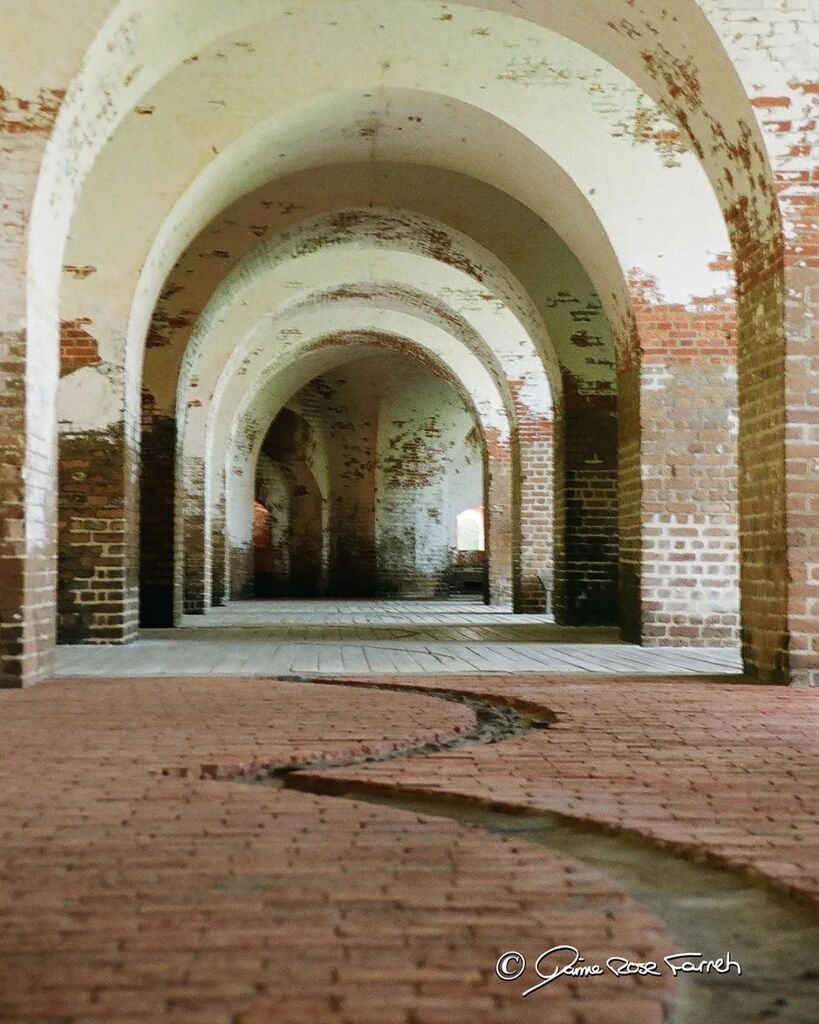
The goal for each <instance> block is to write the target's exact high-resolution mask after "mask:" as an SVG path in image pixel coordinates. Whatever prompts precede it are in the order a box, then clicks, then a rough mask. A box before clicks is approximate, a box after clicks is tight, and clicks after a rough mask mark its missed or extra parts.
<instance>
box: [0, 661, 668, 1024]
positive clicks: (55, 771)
mask: <svg viewBox="0 0 819 1024" xmlns="http://www.w3.org/2000/svg"><path fill="white" fill-rule="evenodd" d="M472 724H473V716H472V713H471V712H470V711H469V710H468V709H466V708H463V707H460V706H456V705H452V704H447V703H443V702H441V701H439V700H433V699H431V698H429V697H418V696H413V695H411V694H401V693H399V694H396V693H379V692H372V691H370V692H366V691H363V690H354V691H351V690H349V689H344V690H342V689H339V688H336V687H326V686H318V685H316V686H309V685H298V684H283V683H276V682H273V681H263V680H250V679H244V680H225V679H222V680H215V679H206V680H190V679H189V680H177V679H160V680H128V681H99V680H95V681H91V680H87V681H82V682H71V683H66V682H63V683H48V684H45V685H43V686H41V687H37V688H35V689H32V690H26V691H4V692H2V693H0V750H2V759H0V779H1V780H2V787H0V793H2V797H0V1020H2V1021H4V1022H5V1024H11V1022H23V1021H25V1022H28V1024H32V1022H35V1021H36V1022H40V1024H43V1022H48V1024H57V1022H58V1021H59V1022H62V1024H67V1022H71V1024H83V1022H86V1021H88V1022H91V1021H94V1022H97V1021H104V1022H105V1024H119V1022H125V1021H143V1022H147V1021H150V1022H186V1024H256V1022H281V1024H300V1022H309V1024H322V1022H324V1021H330V1022H337V1024H343V1022H348V1024H370V1022H372V1024H392V1022H395V1024H437V1022H444V1021H445V1022H446V1024H476V1022H477V1021H492V1022H494V1021H497V1022H501V1024H502V1022H516V1021H540V1022H542V1021H543V1020H549V1021H550V1024H618V1022H621V1021H626V1020H627V1021H628V1022H629V1024H659V1022H660V1021H661V1020H662V1019H663V1005H664V1002H665V1001H666V1000H667V999H668V997H669V994H670V984H671V981H670V979H669V978H668V977H667V976H664V977H663V978H661V979H646V978H642V979H628V980H627V979H616V978H614V977H613V976H604V977H601V978H594V979H589V980H588V981H587V982H585V983H584V984H582V985H580V984H578V983H576V982H575V981H573V980H570V979H562V980H561V982H560V983H558V984H555V985H553V986H550V987H549V988H548V989H547V990H545V991H543V992H541V993H538V994H537V995H536V996H533V997H532V998H530V999H526V1000H522V999H521V997H520V992H521V990H522V988H523V984H522V983H511V982H510V983H503V982H501V981H499V980H498V979H497V978H496V977H495V975H494V964H495V961H496V958H497V956H498V955H499V953H500V952H502V951H505V950H507V949H521V950H525V951H527V952H528V953H530V954H531V953H532V952H533V951H535V952H537V951H540V950H542V949H545V948H548V947H549V946H550V945H552V944H555V943H561V942H572V943H575V944H577V945H579V946H580V947H581V948H582V949H583V952H584V953H585V955H586V956H587V957H588V958H589V959H590V960H591V959H595V958H603V957H605V956H606V955H608V954H610V953H625V954H626V955H631V956H633V957H640V958H641V959H643V958H645V957H646V956H649V957H651V958H657V957H658V956H659V955H661V954H662V953H663V952H667V951H669V946H668V940H667V937H666V934H665V929H664V926H663V925H662V923H661V922H660V921H658V920H657V919H656V917H654V916H653V915H652V914H651V913H648V912H646V911H645V910H643V909H642V908H641V907H639V906H638V905H637V904H635V903H634V902H632V901H631V900H629V899H628V898H627V897H625V896H624V895H623V893H622V892H621V891H619V890H618V889H617V888H616V887H615V886H614V885H613V884H611V883H610V882H608V881H607V880H605V879H603V878H601V877H600V876H599V875H598V874H596V873H595V872H593V871H591V870H590V869H587V868H586V867H585V866H583V865H581V864H579V863H577V862H576V861H572V860H569V859H567V858H565V857H558V856H555V855H553V854H551V853H549V852H548V851H545V850H543V849H542V848H539V847H537V846H534V845H530V844H526V843H519V842H518V841H516V840H514V839H511V838H498V837H491V836H489V835H487V834H485V833H483V832H481V831H478V830H473V829H467V828H463V827H460V826H458V825H456V824H454V823H452V822H449V821H447V820H444V819H440V818H433V817H427V816H422V815H416V814H411V813H408V812H402V811H395V810H391V809H387V808H384V807H379V806H375V805H370V804H362V803H359V802H355V801H347V800H336V799H333V798H332V797H318V796H313V795H309V794H304V793H297V792H292V791H288V790H283V789H280V788H276V787H273V786H259V785H255V786H254V785H248V784H245V783H242V782H237V781H226V776H228V775H230V774H231V773H234V772H237V771H243V770H244V771H247V770H250V769H251V768H253V767H254V766H258V765H259V764H263V763H269V764H288V763H292V762H293V761H303V760H313V759H318V758H320V757H325V758H338V757H341V756H346V757H349V756H360V755H361V754H363V753H367V752H368V751H377V750H384V749H389V748H395V747H396V746H398V747H403V746H405V745H406V744H408V743H417V742H421V741H424V740H429V739H431V738H434V737H439V738H441V737H445V736H453V735H456V731H457V730H460V731H461V732H462V731H464V730H468V729H469V728H470V727H471V725H472ZM217 779H218V780H219V781H215V780H217ZM530 983H531V982H530Z"/></svg>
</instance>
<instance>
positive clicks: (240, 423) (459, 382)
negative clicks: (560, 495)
mask: <svg viewBox="0 0 819 1024" xmlns="http://www.w3.org/2000/svg"><path fill="white" fill-rule="evenodd" d="M348 312H351V311H348ZM368 312H369V314H370V318H369V319H368V316H367V314H368ZM344 321H349V323H350V324H358V327H357V328H352V327H351V328H349V329H344V328H343V326H342V324H343V322H344ZM370 322H372V326H369V324H370ZM338 327H339V328H340V329H339V330H338V331H337V332H336V333H333V334H329V335H328V334H323V335H320V336H318V337H310V336H309V335H304V336H303V337H302V339H301V345H300V346H299V348H300V350H301V351H300V353H296V354H293V355H292V356H291V358H290V359H289V360H286V359H283V360H282V361H281V362H277V363H276V364H274V365H270V366H268V367H267V368H266V370H265V371H264V372H263V373H262V374H260V375H258V376H257V378H256V379H255V381H254V382H253V384H252V385H251V386H250V387H249V388H248V390H247V392H246V393H245V395H244V396H243V399H242V400H241V401H240V403H239V405H238V407H233V408H232V409H228V410H225V415H224V424H223V426H224V428H225V432H226V435H227V436H226V437H224V438H223V439H222V443H217V444H215V445H214V448H213V450H212V453H211V458H210V459H209V460H208V461H209V463H210V464H211V466H212V467H213V471H212V472H210V473H209V474H208V476H209V479H210V480H211V481H212V480H214V478H216V477H218V476H219V464H220V461H221V460H224V467H225V490H226V501H225V505H226V511H227V516H226V518H227V527H228V533H229V535H230V542H231V545H232V546H241V545H242V544H247V542H248V539H249V534H248V533H247V529H248V520H247V509H248V507H249V503H250V496H251V490H252V486H253V481H252V476H253V474H252V473H250V472H249V467H253V466H255V465H256V462H257V459H258V456H259V451H260V448H261V444H262V442H263V440H264V435H265V433H266V430H267V428H268V427H269V425H270V423H271V422H272V421H273V420H274V419H275V417H276V415H277V414H278V412H279V411H280V410H281V408H282V407H283V406H284V405H285V404H286V402H287V401H289V399H290V398H291V396H292V395H293V394H294V392H295V391H297V390H298V388H299V387H301V386H302V385H303V384H305V383H307V382H308V381H309V380H310V379H313V377H315V376H317V375H318V373H322V372H326V370H328V369H330V368H333V367H337V366H339V365H342V364H343V363H346V362H348V361H350V360H351V359H353V358H356V357H357V356H358V355H360V354H363V353H365V352H367V351H368V350H369V352H372V351H380V350H383V349H387V350H388V351H389V350H394V351H399V352H401V353H403V354H407V355H411V356H413V357H414V358H419V357H420V358H421V359H422V361H424V362H426V363H427V364H429V365H431V366H432V367H433V369H435V368H437V369H436V372H438V373H441V371H443V372H442V374H441V375H442V376H444V378H445V379H446V380H448V382H449V383H450V384H451V385H452V386H453V387H454V389H455V391H456V393H457V394H458V395H459V397H460V398H461V400H462V402H463V403H464V405H465V406H466V408H467V409H468V410H469V411H470V413H471V414H472V417H473V419H474V422H475V425H476V426H477V427H478V429H479V431H480V434H481V437H482V439H483V443H484V447H485V457H486V460H487V475H486V478H485V491H486V505H487V510H488V549H489V591H490V596H491V599H492V602H493V603H501V604H505V603H507V602H509V601H511V599H512V596H513V574H514V571H515V569H514V567H513V564H512V547H511V546H510V545H511V544H512V536H511V534H512V531H513V530H514V524H515V518H514V508H515V504H516V501H517V500H518V495H517V492H516V491H515V484H516V474H515V472H514V471H513V468H512V466H513V462H512V460H513V458H514V449H513V446H512V434H513V426H512V424H511V423H510V422H509V417H508V413H507V411H506V408H505V405H506V403H505V402H504V396H503V395H502V394H501V393H500V392H499V390H498V388H497V385H496V384H495V382H494V381H493V380H492V378H491V376H490V374H488V373H487V372H486V370H485V368H484V367H483V366H481V364H480V362H479V361H478V360H477V359H475V357H474V356H472V355H471V354H465V353H463V351H461V352H460V353H457V352H456V353H453V351H452V346H451V344H450V345H447V343H446V340H447V339H446V337H445V336H444V337H442V336H441V335H442V334H443V332H440V331H439V330H437V329H435V328H432V327H431V326H430V325H429V324H425V323H424V322H422V321H418V320H417V319H416V318H412V317H407V316H400V315H398V314H392V315H389V316H387V317H386V318H382V317H381V316H379V315H378V314H377V313H376V315H375V317H374V318H373V317H372V311H368V310H361V311H359V313H358V315H357V316H347V317H344V316H342V317H341V319H340V323H339V325H338ZM389 327H393V328H397V329H399V330H401V331H403V332H404V333H401V334H398V333H393V332H392V331H390V330H388V328H389ZM316 366H320V367H321V369H320V370H318V371H316V369H315V368H316ZM308 374H309V375H310V376H308ZM214 497H215V496H214ZM217 506H218V500H217V501H216V502H214V503H212V505H211V509H210V511H209V512H207V511H206V516H207V517H208V519H209V520H210V519H212V516H213V512H214V511H215V509H216V507H217ZM205 535H206V543H208V526H206V529H205ZM186 556H187V552H186ZM205 571H206V574H208V575H209V574H210V571H211V567H210V565H209V563H208V561H207V554H206V569H205ZM206 578H207V577H206Z"/></svg>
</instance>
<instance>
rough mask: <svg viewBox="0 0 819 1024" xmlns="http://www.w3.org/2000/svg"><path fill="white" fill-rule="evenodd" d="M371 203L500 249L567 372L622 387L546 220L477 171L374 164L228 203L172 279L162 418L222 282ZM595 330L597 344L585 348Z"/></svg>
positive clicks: (158, 374) (566, 252)
mask: <svg viewBox="0 0 819 1024" xmlns="http://www.w3.org/2000/svg"><path fill="white" fill-rule="evenodd" d="M362 207H364V208H367V209H373V208H381V209H385V208H386V209H390V210H392V211H395V212H397V211H409V212H411V213H414V214H416V215H418V216H420V217H426V218H429V219H431V220H433V221H436V222H438V223H439V224H440V225H441V226H442V229H443V230H445V231H448V230H449V229H450V228H454V229H455V230H456V231H460V232H461V234H462V235H466V236H467V237H468V238H470V239H472V240H474V241H475V242H477V243H478V244H479V245H481V246H483V248H484V249H485V250H489V251H491V252H492V253H493V254H495V256H496V257H497V258H498V259H499V260H500V261H501V262H502V263H503V264H505V266H506V267H507V268H508V269H509V270H510V271H511V273H512V274H513V276H514V277H515V278H517V280H518V281H519V282H520V285H521V286H522V288H523V289H524V291H526V292H527V293H528V294H529V296H530V298H531V300H532V303H533V305H534V306H535V308H536V309H537V310H538V311H539V313H540V315H541V317H542V318H543V320H544V323H545V324H546V327H547V330H548V331H549V334H550V337H551V339H552V342H553V343H554V347H555V351H556V354H557V357H558V360H559V362H560V366H561V370H562V371H563V372H564V373H565V374H568V375H569V376H570V377H571V379H572V380H574V381H577V382H578V383H580V382H582V384H583V385H584V386H586V387H589V388H591V389H595V390H601V389H606V388H607V389H609V390H611V391H613V390H614V388H615V379H614V378H615V352H614V339H613V336H612V332H611V327H610V325H609V322H608V320H607V319H606V317H605V315H604V313H603V310H602V307H601V305H600V300H599V298H598V296H597V295H596V293H595V290H594V287H593V285H592V283H591V281H590V280H589V278H588V275H587V273H586V272H585V270H584V268H583V267H582V265H581V264H580V262H579V260H578V259H577V257H576V256H575V255H574V253H573V252H572V251H571V250H570V249H569V248H568V247H567V246H566V244H565V242H563V241H562V239H560V238H559V236H558V235H557V234H556V233H555V232H554V231H553V230H552V229H551V228H550V227H549V225H547V224H546V223H545V221H543V220H541V219H540V218H539V217H537V216H536V215H535V214H534V213H533V212H532V211H531V210H529V209H528V208H527V207H524V206H522V205H521V204H520V203H518V202H517V201H516V200H514V199H512V198H511V197H510V196H508V195H507V194H506V193H505V192H501V191H499V190H498V189H495V188H493V187H492V186H490V185H487V184H486V183H484V182H481V181H479V180H478V179H476V178H474V177H471V176H468V175H462V174H459V173H456V172H452V171H446V170H444V169H442V168H437V167H430V166H422V165H419V164H395V163H392V164H384V163H372V162H370V163H356V164H330V165H325V166H321V167H314V168H311V169H309V170H308V171H304V172H299V173H296V174H293V175H289V176H287V177H285V178H280V179H277V180H276V181H274V182H272V183H268V184H267V185H264V186H262V187H261V188H260V189H257V190H256V191H255V192H252V193H248V194H247V195H246V196H244V197H242V198H241V199H240V200H237V202H236V203H234V204H233V205H232V206H230V207H227V208H226V209H225V210H224V211H223V212H222V213H220V214H219V216H218V217H217V218H216V219H215V220H214V221H212V222H211V223H210V224H209V225H208V227H206V228H205V229H204V230H203V231H202V232H201V233H200V234H199V235H198V236H197V238H196V239H195V240H194V241H193V242H192V243H191V244H190V245H189V246H188V247H187V249H186V251H185V253H184V255H183V256H182V257H181V258H180V260H179V261H178V263H177V264H176V265H175V266H174V268H173V271H172V272H171V274H170V276H169V278H168V279H167V281H166V282H165V283H164V285H163V289H162V294H161V297H160V301H159V303H158V305H157V307H156V310H155V312H154V314H153V320H152V323H151V328H150V332H149V335H148V344H147V347H146V351H145V364H144V372H143V389H147V391H148V392H149V393H150V395H151V399H152V402H153V404H154V408H155V409H156V410H157V411H158V412H160V413H162V414H163V415H165V414H171V415H172V414H173V413H174V412H175V407H176V383H177V377H178V373H179V365H180V364H181V362H182V359H183V357H184V351H185V347H186V345H187V341H188V339H189V337H190V334H191V332H192V330H193V329H194V327H195V325H196V322H197V320H198V318H199V316H200V315H201V312H202V310H203V309H204V308H205V306H206V305H207V303H208V301H209V300H210V298H211V297H212V295H213V294H214V292H215V291H216V290H217V288H218V287H219V285H220V284H221V282H222V280H223V279H224V278H225V277H226V276H227V275H228V274H229V273H230V272H231V271H232V270H233V268H234V267H235V266H236V265H238V264H239V262H240V261H241V260H242V259H244V258H245V257H246V256H248V255H249V253H250V252H251V251H252V250H253V249H254V248H256V247H257V246H259V244H260V241H259V240H260V238H264V239H269V238H272V237H275V236H277V235H278V234H279V233H280V232H282V231H285V230H294V229H295V228H296V226H297V225H300V224H303V223H305V222H308V221H311V220H312V219H313V218H314V217H317V216H328V215H332V214H335V215H336V216H338V215H339V213H340V212H341V211H343V210H348V209H357V208H362ZM464 255H465V256H467V257H468V256H469V254H468V253H465V254H464ZM579 327H582V328H583V333H582V335H581V336H578V334H577V332H578V328H579ZM589 336H591V338H592V339H593V340H594V342H595V344H594V345H593V346H591V345H587V344H584V343H585V342H586V340H587V338H588V337H589Z"/></svg>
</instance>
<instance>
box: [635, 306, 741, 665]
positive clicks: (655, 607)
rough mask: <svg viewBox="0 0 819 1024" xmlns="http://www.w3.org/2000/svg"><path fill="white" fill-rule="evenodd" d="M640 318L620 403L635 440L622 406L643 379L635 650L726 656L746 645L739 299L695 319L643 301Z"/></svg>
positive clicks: (686, 311) (699, 311) (697, 309)
mask: <svg viewBox="0 0 819 1024" xmlns="http://www.w3.org/2000/svg"><path fill="white" fill-rule="evenodd" d="M635 312H636V316H637V325H638V333H639V337H640V339H641V343H642V353H641V365H640V368H639V377H638V378H636V377H634V376H632V379H631V381H629V386H626V387H625V389H624V390H625V395H624V394H623V393H621V395H620V403H621V417H622V418H623V419H624V421H625V422H626V424H628V425H630V426H631V428H632V429H633V428H634V427H635V426H636V425H637V424H635V423H634V422H633V418H634V414H635V410H634V408H633V407H632V408H631V409H628V410H624V409H623V406H624V404H625V405H629V404H630V403H633V401H634V398H635V394H634V387H633V385H634V383H635V380H636V379H639V408H638V415H639V445H640V484H639V495H640V503H639V509H640V523H639V526H640V535H641V543H640V556H641V557H640V570H639V584H638V585H639V597H640V617H641V623H640V638H641V640H642V642H643V643H644V644H647V645H666V644H668V645H683V646H726V645H727V646H731V645H734V644H736V643H738V640H739V524H738V501H737V383H736V381H737V373H736V307H735V305H734V303H733V301H732V297H728V298H724V299H723V298H720V297H714V298H713V299H710V300H708V301H705V300H702V301H701V302H700V303H699V304H698V305H696V306H694V307H693V308H692V307H686V306H677V305H668V304H663V303H659V302H656V301H651V299H650V298H649V297H647V295H646V292H645V291H637V297H636V301H635ZM637 372H638V371H637V369H636V368H634V369H633V370H632V371H631V373H632V375H634V374H636V373H637ZM624 399H625V401H624ZM632 440H633V439H632ZM631 471H632V472H633V466H632V468H631ZM635 493H636V492H635ZM632 497H633V494H632ZM631 511H632V515H633V511H634V509H633V506H632V509H631ZM629 525H630V529H631V530H632V532H633V528H634V526H635V525H636V524H635V523H634V522H633V520H632V521H631V522H630V524H629ZM632 540H633V538H632ZM631 554H632V555H633V551H632V552H631ZM630 626H631V629H632V631H633V632H636V630H634V626H636V623H630ZM633 632H632V636H633Z"/></svg>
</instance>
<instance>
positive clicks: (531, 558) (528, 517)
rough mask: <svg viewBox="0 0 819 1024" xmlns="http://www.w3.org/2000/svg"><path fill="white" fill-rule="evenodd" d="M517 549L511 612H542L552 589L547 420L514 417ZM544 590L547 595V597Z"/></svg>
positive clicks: (552, 521) (552, 518)
mask: <svg viewBox="0 0 819 1024" xmlns="http://www.w3.org/2000/svg"><path fill="white" fill-rule="evenodd" d="M518 435H519V438H520V508H519V513H518V515H519V518H520V549H519V556H518V568H517V570H516V571H515V573H514V576H515V580H516V587H515V602H514V605H515V611H516V612H528V613H537V612H542V611H544V609H545V607H546V603H547V601H548V600H550V599H551V592H552V591H553V590H554V569H555V532H556V529H557V527H558V524H557V523H556V522H555V501H554V487H555V483H554V429H553V424H552V422H551V421H550V420H546V419H542V418H540V417H521V416H519V418H518ZM547 591H549V594H548V595H547Z"/></svg>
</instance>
